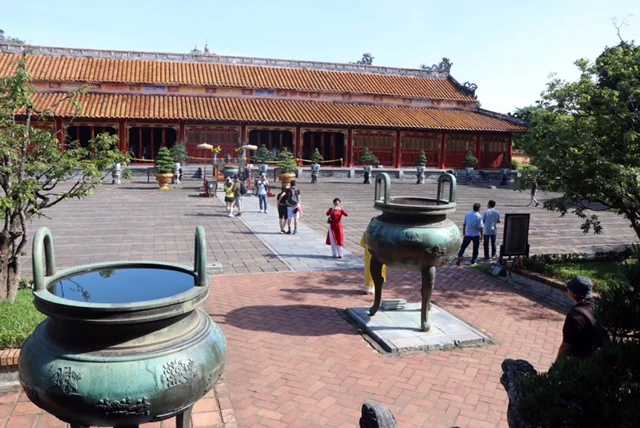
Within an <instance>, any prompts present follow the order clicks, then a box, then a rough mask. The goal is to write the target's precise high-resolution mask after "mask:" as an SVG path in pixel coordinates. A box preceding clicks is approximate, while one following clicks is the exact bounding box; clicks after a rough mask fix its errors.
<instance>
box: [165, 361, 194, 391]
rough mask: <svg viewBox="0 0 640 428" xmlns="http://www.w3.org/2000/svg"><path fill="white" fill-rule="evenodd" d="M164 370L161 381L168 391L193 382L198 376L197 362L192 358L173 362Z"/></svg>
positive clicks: (166, 365)
mask: <svg viewBox="0 0 640 428" xmlns="http://www.w3.org/2000/svg"><path fill="white" fill-rule="evenodd" d="M162 368H163V369H164V370H163V372H162V376H161V377H160V380H161V381H162V383H163V384H164V386H165V387H166V388H167V389H168V388H173V387H174V386H178V385H182V384H184V383H189V382H192V381H193V380H194V379H195V378H196V377H197V376H198V369H197V367H196V362H195V361H193V360H192V359H191V358H184V359H181V360H175V361H171V362H170V363H167V364H165V365H163V366H162Z"/></svg>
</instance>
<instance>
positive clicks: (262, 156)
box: [253, 144, 275, 174]
mask: <svg viewBox="0 0 640 428" xmlns="http://www.w3.org/2000/svg"><path fill="white" fill-rule="evenodd" d="M253 159H255V161H256V163H258V170H259V171H260V173H261V174H262V173H263V172H264V173H265V174H266V173H267V170H268V169H269V168H268V167H267V162H270V161H273V160H275V156H273V153H272V152H271V150H269V149H268V148H267V146H265V145H264V144H262V145H261V146H260V148H259V149H258V150H256V152H255V153H254V154H253Z"/></svg>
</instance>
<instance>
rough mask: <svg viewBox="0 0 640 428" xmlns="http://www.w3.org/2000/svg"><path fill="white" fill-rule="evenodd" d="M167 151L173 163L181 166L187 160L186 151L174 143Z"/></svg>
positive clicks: (180, 145)
mask: <svg viewBox="0 0 640 428" xmlns="http://www.w3.org/2000/svg"><path fill="white" fill-rule="evenodd" d="M169 151H170V152H171V157H172V158H173V161H174V162H178V163H180V164H183V163H184V161H185V160H187V159H189V155H188V154H187V149H186V148H185V147H184V146H183V145H182V144H180V143H178V142H176V143H174V144H173V146H171V149H169Z"/></svg>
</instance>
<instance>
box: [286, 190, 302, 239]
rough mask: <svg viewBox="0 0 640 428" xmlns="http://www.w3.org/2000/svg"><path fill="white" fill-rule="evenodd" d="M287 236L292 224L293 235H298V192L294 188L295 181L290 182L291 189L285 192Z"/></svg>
mask: <svg viewBox="0 0 640 428" xmlns="http://www.w3.org/2000/svg"><path fill="white" fill-rule="evenodd" d="M286 202H287V235H290V234H291V233H292V232H291V223H293V234H294V235H295V234H296V233H298V219H299V218H300V209H301V204H300V190H298V189H297V188H296V180H291V187H289V190H287V197H286Z"/></svg>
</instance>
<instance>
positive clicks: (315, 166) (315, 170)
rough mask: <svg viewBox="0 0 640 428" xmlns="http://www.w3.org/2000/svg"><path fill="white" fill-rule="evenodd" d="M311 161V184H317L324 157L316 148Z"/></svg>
mask: <svg viewBox="0 0 640 428" xmlns="http://www.w3.org/2000/svg"><path fill="white" fill-rule="evenodd" d="M311 160H312V161H313V163H312V164H311V183H314V184H315V183H317V182H318V175H319V174H320V164H321V163H322V161H323V160H324V157H322V155H321V154H320V150H318V148H317V147H316V149H315V150H314V151H313V154H312V155H311Z"/></svg>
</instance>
